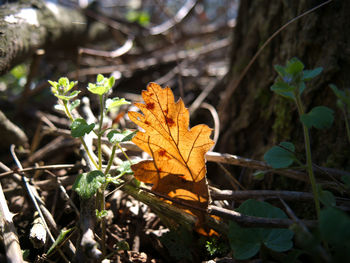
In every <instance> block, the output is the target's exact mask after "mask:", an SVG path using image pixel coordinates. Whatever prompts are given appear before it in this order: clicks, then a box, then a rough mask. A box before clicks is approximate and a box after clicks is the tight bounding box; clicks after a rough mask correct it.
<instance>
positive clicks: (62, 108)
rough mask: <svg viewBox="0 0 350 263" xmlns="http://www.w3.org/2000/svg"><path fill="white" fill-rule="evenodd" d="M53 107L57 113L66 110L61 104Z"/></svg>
mask: <svg viewBox="0 0 350 263" xmlns="http://www.w3.org/2000/svg"><path fill="white" fill-rule="evenodd" d="M53 107H54V108H55V110H58V111H63V112H65V111H66V109H65V108H64V106H63V105H62V104H55V105H54V106H53Z"/></svg>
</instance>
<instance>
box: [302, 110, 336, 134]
mask: <svg viewBox="0 0 350 263" xmlns="http://www.w3.org/2000/svg"><path fill="white" fill-rule="evenodd" d="M300 120H301V121H302V123H303V124H304V125H305V126H306V127H307V128H311V127H312V126H313V127H315V128H317V129H327V128H330V127H331V126H332V123H333V120H334V116H333V110H331V109H330V108H327V107H325V106H317V107H315V108H313V109H312V110H311V111H310V112H308V113H306V114H303V115H301V116H300Z"/></svg>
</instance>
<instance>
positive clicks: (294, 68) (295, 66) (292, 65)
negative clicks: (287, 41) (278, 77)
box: [285, 58, 304, 75]
mask: <svg viewBox="0 0 350 263" xmlns="http://www.w3.org/2000/svg"><path fill="white" fill-rule="evenodd" d="M303 69H304V64H303V63H302V62H301V61H300V60H299V59H297V58H291V59H290V60H289V61H288V62H287V65H286V67H285V71H286V72H287V73H288V74H290V75H296V74H297V73H301V72H302V71H303Z"/></svg>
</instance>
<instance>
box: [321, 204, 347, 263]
mask: <svg viewBox="0 0 350 263" xmlns="http://www.w3.org/2000/svg"><path fill="white" fill-rule="evenodd" d="M319 230H320V234H321V237H322V240H324V241H326V242H327V243H328V245H329V246H330V247H331V249H332V252H333V253H332V262H350V217H349V215H347V214H346V213H345V212H343V211H341V210H339V209H336V208H334V207H328V208H326V209H324V210H322V211H321V215H320V220H319Z"/></svg>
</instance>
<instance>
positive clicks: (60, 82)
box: [58, 77, 69, 88]
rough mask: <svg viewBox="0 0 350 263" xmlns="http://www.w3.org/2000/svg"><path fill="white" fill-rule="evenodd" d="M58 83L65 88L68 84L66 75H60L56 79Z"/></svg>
mask: <svg viewBox="0 0 350 263" xmlns="http://www.w3.org/2000/svg"><path fill="white" fill-rule="evenodd" d="M58 84H59V85H60V86H62V87H65V88H67V87H68V85H69V79H68V78H66V77H62V78H60V79H59V80H58Z"/></svg>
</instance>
